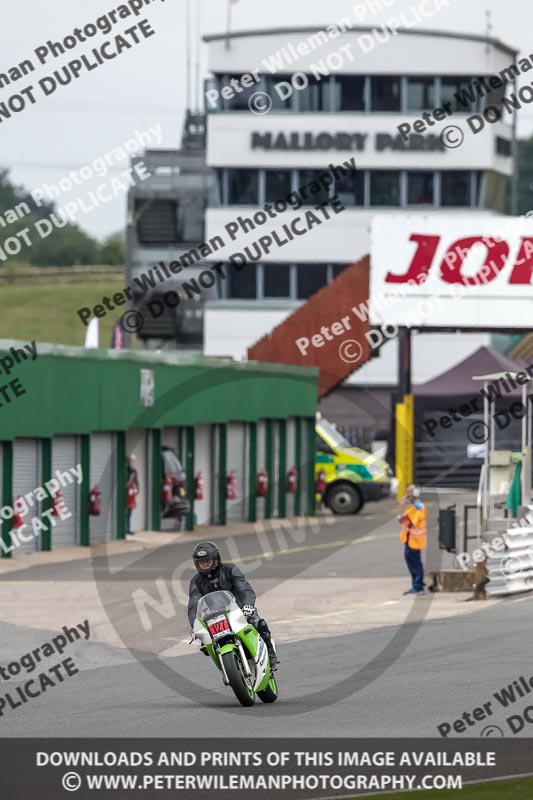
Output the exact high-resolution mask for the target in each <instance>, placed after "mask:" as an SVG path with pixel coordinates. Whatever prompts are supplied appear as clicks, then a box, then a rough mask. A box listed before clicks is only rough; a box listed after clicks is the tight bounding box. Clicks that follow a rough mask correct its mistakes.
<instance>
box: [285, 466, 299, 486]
mask: <svg viewBox="0 0 533 800" xmlns="http://www.w3.org/2000/svg"><path fill="white" fill-rule="evenodd" d="M297 480H298V473H297V472H296V468H295V467H292V469H290V470H289V471H288V472H287V484H286V490H287V491H288V492H295V491H296V483H297Z"/></svg>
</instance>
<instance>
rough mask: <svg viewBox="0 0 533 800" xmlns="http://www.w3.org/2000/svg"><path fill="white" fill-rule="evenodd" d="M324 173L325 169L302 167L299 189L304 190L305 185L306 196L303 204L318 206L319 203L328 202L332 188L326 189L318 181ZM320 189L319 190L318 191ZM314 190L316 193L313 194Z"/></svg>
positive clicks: (299, 174)
mask: <svg viewBox="0 0 533 800" xmlns="http://www.w3.org/2000/svg"><path fill="white" fill-rule="evenodd" d="M323 175H324V170H323V169H301V170H300V171H299V173H298V190H299V191H302V189H303V188H304V187H305V192H304V194H305V197H303V198H302V205H304V206H317V205H318V204H319V203H324V202H327V201H328V199H329V195H330V188H329V186H328V188H327V189H324V187H323V186H322V184H320V183H318V180H319V178H322V176H323ZM317 189H319V191H317ZM313 192H314V194H313Z"/></svg>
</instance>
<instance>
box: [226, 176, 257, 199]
mask: <svg viewBox="0 0 533 800" xmlns="http://www.w3.org/2000/svg"><path fill="white" fill-rule="evenodd" d="M258 177H259V174H258V171H257V170H256V169H229V170H228V204H229V205H230V206H256V205H258V204H259V198H258V186H259V181H258Z"/></svg>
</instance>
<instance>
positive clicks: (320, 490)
mask: <svg viewBox="0 0 533 800" xmlns="http://www.w3.org/2000/svg"><path fill="white" fill-rule="evenodd" d="M325 491H326V473H325V472H324V470H323V469H321V470H320V471H319V472H318V474H317V476H316V480H315V492H316V493H317V494H324V492H325Z"/></svg>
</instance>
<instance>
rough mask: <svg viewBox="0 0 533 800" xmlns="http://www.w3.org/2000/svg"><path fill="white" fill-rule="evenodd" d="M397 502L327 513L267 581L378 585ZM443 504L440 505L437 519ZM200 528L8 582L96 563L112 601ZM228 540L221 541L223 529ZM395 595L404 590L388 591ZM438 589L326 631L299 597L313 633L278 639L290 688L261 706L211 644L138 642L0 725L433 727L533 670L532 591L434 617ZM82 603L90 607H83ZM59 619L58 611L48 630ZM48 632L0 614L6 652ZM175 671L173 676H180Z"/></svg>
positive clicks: (213, 730)
mask: <svg viewBox="0 0 533 800" xmlns="http://www.w3.org/2000/svg"><path fill="white" fill-rule="evenodd" d="M391 510H392V506H391V505H387V504H380V505H377V504H369V505H368V506H367V507H366V508H365V510H364V512H363V513H362V514H361V515H359V516H358V517H354V518H349V519H346V520H342V521H340V522H338V521H337V522H336V523H335V525H332V526H324V527H321V530H320V532H319V533H318V534H316V535H314V536H313V537H312V538H309V540H308V541H306V542H304V543H303V544H301V545H298V546H294V547H292V548H291V547H288V548H286V551H287V552H285V553H283V554H280V555H277V556H275V557H272V558H270V559H267V560H263V562H262V564H261V567H260V568H259V569H258V570H257V571H256V573H254V574H255V575H257V576H259V575H260V578H261V587H262V590H263V591H264V590H265V589H268V588H270V589H275V592H276V593H279V595H280V596H281V597H283V592H284V582H285V581H289V580H291V579H294V578H295V576H296V577H297V579H298V580H299V581H306V582H307V581H308V582H310V583H309V584H305V585H304V584H302V583H300V584H298V585H299V586H301V587H303V588H302V592H304V589H305V587H306V586H307V587H308V589H310V590H311V591H312V587H313V583H312V582H313V580H314V579H317V578H324V577H330V578H331V579H332V580H333V582H334V581H335V580H342V579H343V578H354V577H355V578H356V579H357V578H359V577H360V578H361V579H365V580H369V579H370V584H371V583H372V579H376V581H378V584H379V585H380V586H381V585H382V582H383V579H384V578H385V579H391V580H392V579H398V578H402V577H404V576H405V565H404V563H403V560H402V558H401V551H400V549H399V545H398V542H397V540H395V539H393V538H391V535H390V529H385V528H383V525H384V524H385V523H386V522H387V520H389V521H390V517H391ZM436 516H437V515H436V513H435V514H433V518H434V519H435V518H436ZM384 530H388V532H387V533H383V532H382V531H384ZM187 536H190V537H191V538H190V539H189V538H187ZM358 538H361V539H363V541H362V542H361V543H360V544H358V545H357V547H351V548H350V546H347V545H346V544H343V542H347V541H350V540H354V539H358ZM197 539H198V536H197V534H189V535H186V536H184V537H183V538H182V540H181V541H179V542H177V543H176V544H174V545H172V546H168V547H165V548H160V549H158V550H156V551H154V552H153V553H150V555H147V556H145V557H143V558H142V559H141V560H140V561H137V562H135V563H134V564H131V565H130V566H128V567H126V563H127V562H128V559H127V558H125V557H124V556H121V555H119V556H115V557H113V558H112V559H110V562H109V564H108V563H106V560H105V559H99V560H95V561H94V562H93V563H91V562H89V561H87V560H83V561H74V562H69V563H61V564H51V565H43V566H37V567H32V568H30V569H28V570H24V571H23V572H19V573H13V574H10V575H9V576H3V577H2V579H1V580H0V591H1V589H2V583H3V582H4V581H6V580H9V581H25V582H27V581H31V582H32V584H33V585H36V586H37V588H38V585H39V583H40V582H49V581H52V580H53V581H57V582H58V583H59V584H61V582H63V581H65V582H69V584H70V585H72V583H73V582H74V583H75V582H79V583H80V585H81V584H83V583H84V582H87V581H92V582H94V580H95V576H96V578H97V580H98V582H99V585H100V587H103V592H104V594H105V593H106V592H107V591H109V592H110V594H109V595H106V601H107V602H108V603H109V607H111V606H112V605H115V606H116V601H117V599H118V600H120V595H121V584H123V582H124V581H128V586H130V585H131V582H132V581H133V582H138V583H139V584H141V585H142V584H143V583H146V585H147V586H148V585H153V581H154V579H155V578H156V577H157V576H158V575H160V574H168V573H169V570H171V569H172V565H173V564H174V563H178V562H180V561H181V560H184V559H185V560H186V559H187V558H189V555H190V551H191V541H196V540H197ZM219 544H220V545H221V547H222V548H223V547H224V543H223V541H222V540H219ZM238 547H239V553H240V555H241V558H242V559H243V562H242V564H243V565H246V563H247V560H248V562H249V563H251V561H252V560H253V557H255V556H256V555H257V554H258V541H257V536H256V534H254V533H250V534H244V535H242V536H240V537H239V539H238ZM429 558H430V560H431V559H433V560H434V562H435V563H434V564H433V566H436V565H437V563H438V559H439V554H438V551H437V552H435V551H430V554H429ZM430 566H431V564H430ZM110 567H111V570H112V572H113V574H112V575H110V574H109V572H110ZM250 578H251V580H252V581H254V580H255V578H254V577H252V576H250ZM397 583H398V581H396V584H397ZM396 584H395V585H396ZM402 585H403V583H402ZM407 586H408V581H407V580H405V587H406V588H407ZM111 598H112V600H113V602H111ZM387 602H391V603H392V602H395V601H393V600H389V601H387V600H386V599H385V601H384V603H385V604H386V603H387ZM404 602H405V601H404ZM433 602H436V601H435V600H434V598H433V596H432V595H428V596H427V597H426V598H420V599H416V600H409V604H406V605H405V609H406V611H405V618H404V619H403V620H402V624H400V625H398V624H394V625H381V626H379V627H376V626H372V625H369V626H367V627H363V629H358V630H350V621H351V616H352V615H351V614H350V611H349V609H348V610H347V615H346V631H345V632H344V631H342V630H341V631H339V628H338V626H337V627H336V628H335V635H329V631H328V623H327V617H326V618H325V619H322V617H321V615H320V614H313V615H312V616H313V619H311V620H305V613H306V612H305V607H304V608H300V613H301V615H302V619H303V620H304V621H305V624H306V630H307V634H306V636H305V638H303V639H301V640H294V639H293V640H292V641H291V640H289V641H284V642H282V643H280V644H279V646H278V650H279V655H280V658H281V664H280V667H279V670H278V673H277V677H278V681H279V687H280V697H279V700H278V702H276V703H274V704H273V705H268V706H266V705H263V704H262V703H260V702H259V701H258V702H257V703H256V705H255V706H254V707H252V708H242V707H240V706H239V705H238V703H237V701H236V699H235V697H234V696H233V693H232V692H231V690H230V689H229V688H224V687H223V686H222V683H221V680H220V677H219V674H218V672H217V671H216V670H215V668H214V666H213V664H212V663H211V661H210V660H209V659H207V658H204V657H203V656H202V655H200V654H194V655H179V656H175V657H168V658H165V659H164V660H163V661H162V660H160V659H159V658H158V657H157V656H156V655H154V653H151V652H149V651H148V650H147V649H143V648H142V647H139V648H136V649H135V652H134V654H133V655H134V658H132V657H131V656H129V658H130V660H129V663H118V664H112V665H109V666H98V665H97V663H95V666H94V667H93V668H90V669H84V670H83V671H82V672H81V673H80V674H78V675H76V676H74V677H73V678H71V679H69V680H66V681H65V682H64V683H62V684H61V685H60V686H57V687H56V688H54V689H53V690H50V691H47V692H45V693H44V694H42V695H41V696H40V697H38V698H36V699H34V700H32V701H31V702H28V703H27V704H26V705H23V706H21V707H20V708H17V709H16V710H10V711H9V712H6V713H5V714H4V716H3V717H0V736H45V737H49V736H58V737H82V736H119V737H122V736H125V737H126V736H128V737H132V736H133V737H135V736H177V737H182V736H195V737H198V736H200V737H203V736H206V737H207V736H250V737H254V736H266V737H279V736H284V735H285V736H295V737H297V736H327V737H329V736H360V737H367V736H370V737H404V736H413V737H414V736H424V737H426V736H427V737H434V736H437V735H438V731H437V725H439V724H441V723H443V722H452V721H453V720H454V719H456V718H459V717H460V716H461V715H462V714H463V712H465V711H468V712H471V711H472V710H473V709H474V708H475V707H477V706H481V705H482V704H483V703H486V702H487V701H489V700H493V697H492V695H493V693H494V692H497V691H499V690H500V689H501V688H502V687H504V686H505V685H507V684H509V683H511V681H513V680H514V679H517V678H518V677H519V676H521V675H524V676H525V677H526V679H528V678H529V677H530V676H531V675H532V674H533V662H532V659H531V656H530V652H531V635H530V627H531V625H530V615H531V611H532V605H531V603H532V602H533V598H530V596H529V595H526V596H524V597H520V598H514V599H507V600H503V601H499V602H492V603H490V604H487V605H486V606H485V607H484V606H483V604H480V603H470V604H468V606H469V609H470V608H472V611H471V612H470V610H469V611H468V613H464V614H462V615H461V616H459V617H453V618H446V617H444V618H442V619H429V620H428V619H426V614H427V610H428V608H429V607H430V605H431V603H433ZM258 605H259V607H260V605H261V603H260V598H259V599H258ZM474 606H475V609H474ZM107 607H108V606H106V608H107ZM339 610H340V611H342V610H343V609H342V608H340V609H339ZM79 612H80V613H79V616H80V619H83V608H82V607H80V609H79ZM356 614H357V612H356V611H354V615H356ZM169 624H170V623H169ZM171 624H172V625H174V627H175V628H176V630H175V635H176V641H179V640H182V639H183V636H184V635H186V633H187V631H188V625H187V623H186V620H183V618H181V617H180V620H179V623H174V621H172V622H171ZM58 627H61V626H60V625H55V624H51V625H50V629H49V630H50V632H51V634H52V632H56V631H57V629H58ZM274 632H275V631H274ZM46 638H47V637H46V633H45V632H44V631H43V630H39V631H38V632H37V633H36V632H35V631H34V630H31V629H30V628H29V627H26V626H20V625H13V624H11V623H10V622H7V621H3V622H1V623H0V642H1V644H0V663H2V664H4V663H7V662H8V661H9V660H10V659H11V658H16V657H20V656H21V655H22V654H23V653H24V652H26V651H27V649H28V648H29V647H30V645H34V644H35V643H39V642H42V641H44V640H46ZM296 638H297V637H296ZM85 646H86V647H88V648H89V647H92V646H94V645H92V643H87V645H85ZM169 674H170V675H172V676H175V681H174V680H173V679H172V678H171V679H170V680H169V678H168V676H169ZM11 685H12V686H13V685H14V684H11ZM5 691H6V684H0V694H3V693H4V692H5ZM530 697H531V699H530V700H529V701H528V697H527V696H526V697H525V698H524V699H523V700H522V699H520V700H518V702H517V703H516V704H515V705H513V707H512V708H511V709H507V710H504V709H502V708H498V707H494V713H493V714H492V715H491V716H490V717H489V718H487V719H486V720H485V721H480V722H475V724H474V725H473V726H469V727H468V729H467V731H466V732H465V733H464V734H463V735H464V736H479V735H492V734H491V733H490V732H485V731H486V728H487V726H488V725H489V724H490V725H497V726H499V727H500V728H501V729H502V731H504V733H505V735H506V736H510V735H511V733H510V732H509V727H508V725H507V723H506V722H505V719H506V717H508V716H509V715H510V714H511V713H519V712H520V711H522V710H523V709H524V708H525V707H526V706H527V705H528V704H529V703H531V704H533V692H532V694H531V696H530ZM493 706H497V704H495V703H493ZM532 734H533V725H529V724H528V725H525V728H524V730H523V731H522V734H521V735H524V736H527V735H532Z"/></svg>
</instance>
